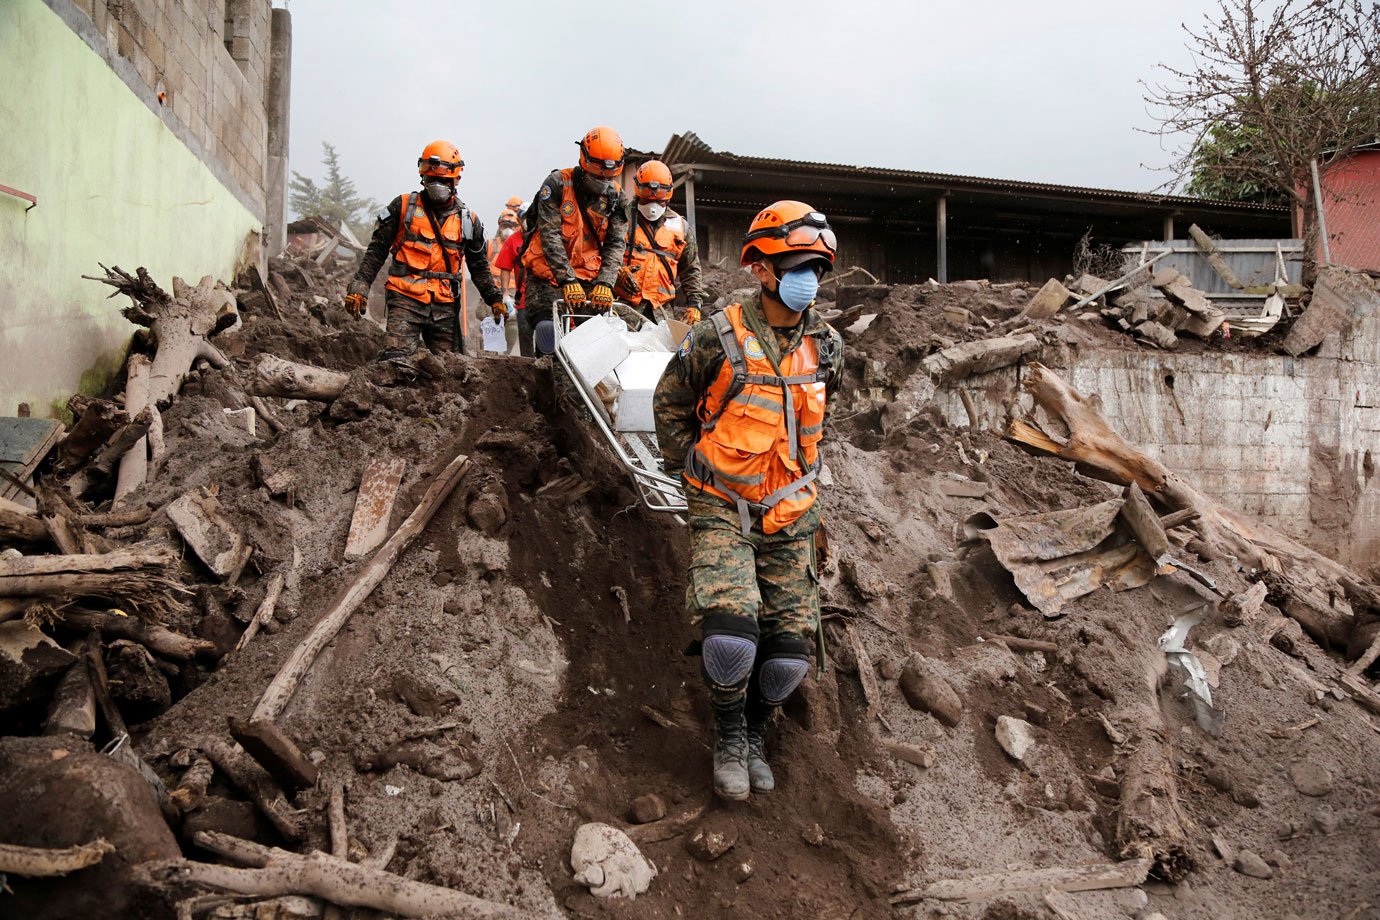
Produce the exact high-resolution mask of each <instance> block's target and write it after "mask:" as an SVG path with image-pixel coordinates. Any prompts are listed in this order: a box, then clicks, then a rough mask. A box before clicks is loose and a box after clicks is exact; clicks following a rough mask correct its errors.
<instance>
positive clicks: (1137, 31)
mask: <svg viewBox="0 0 1380 920" xmlns="http://www.w3.org/2000/svg"><path fill="white" fill-rule="evenodd" d="M277 5H283V0H277ZM287 5H288V7H289V9H291V11H292V17H293V73H292V128H291V155H290V161H291V162H290V166H291V168H292V169H295V170H297V171H300V172H302V173H305V174H307V175H311V176H319V175H320V173H321V168H320V152H321V142H322V141H323V140H324V141H330V142H331V143H333V144H335V145H336V147H337V150H338V152H339V154H340V159H341V163H342V166H343V168H344V170H345V172H346V174H347V175H349V176H350V177H351V178H353V179H354V180H355V182H356V183H357V184H358V186H359V189H360V191H361V192H362V193H363V194H365V195H368V196H371V197H373V198H376V199H378V200H379V201H380V202H387V201H388V200H390V199H391V198H392V197H393V196H395V195H397V194H399V193H401V192H403V191H406V190H410V189H413V188H415V187H416V185H417V175H416V159H417V156H418V154H419V153H420V152H421V148H422V147H423V146H424V145H425V144H426V143H427V142H429V141H431V140H433V139H435V138H446V139H449V140H452V141H454V142H455V143H456V144H457V145H458V146H459V147H460V150H461V153H462V155H463V156H464V159H465V172H464V176H463V178H462V179H461V183H460V194H461V197H462V198H464V199H465V200H466V201H467V202H468V203H469V204H470V205H471V206H472V207H474V208H475V210H476V211H477V212H478V213H479V215H480V216H481V218H483V220H484V221H485V224H486V226H487V227H488V228H489V229H490V230H492V228H493V220H494V217H495V215H496V214H497V212H498V210H499V209H500V208H501V206H502V202H503V201H504V200H505V199H506V198H507V197H508V196H509V195H513V194H516V195H520V196H522V197H523V198H530V197H531V195H532V194H533V192H535V190H536V189H537V187H538V185H539V184H540V182H541V180H542V178H543V177H545V175H546V174H547V173H548V172H549V171H550V170H552V169H555V168H558V167H564V166H571V165H574V161H575V158H576V155H577V151H576V148H575V144H574V142H575V141H576V140H577V139H578V138H579V137H581V136H582V135H583V134H584V132H585V130H587V129H588V128H590V127H592V126H593V125H596V124H610V125H612V126H614V127H615V128H617V129H618V130H619V132H621V134H622V135H623V139H624V141H625V142H626V143H627V144H628V145H629V146H632V147H637V148H641V149H652V150H659V149H661V147H662V146H663V145H664V144H665V143H666V141H667V139H668V138H669V137H670V136H671V135H672V134H673V133H676V132H684V131H694V132H696V133H697V134H699V136H700V137H701V138H702V139H703V140H704V141H705V142H706V143H708V144H709V145H710V146H711V147H714V148H715V149H718V150H728V151H732V152H734V153H739V154H747V155H754V156H766V157H782V158H788V159H801V160H818V161H824V162H833V163H848V164H855V165H866V166H885V167H894V168H901V169H918V170H932V171H936V172H951V173H962V174H967V175H979V176H988V177H994V178H1003V179H1024V180H1033V181H1041V180H1043V181H1050V182H1059V183H1067V184H1072V185H1090V186H1102V187H1111V188H1122V189H1130V190H1136V191H1148V190H1150V189H1153V188H1155V187H1157V186H1158V185H1160V183H1162V182H1163V181H1164V179H1165V175H1164V174H1163V173H1157V172H1155V171H1153V170H1152V169H1150V168H1147V167H1161V166H1163V165H1165V164H1166V163H1167V162H1168V161H1169V160H1170V154H1169V151H1166V150H1164V149H1162V145H1161V142H1160V140H1159V138H1157V137H1155V136H1153V135H1147V134H1143V133H1140V132H1138V131H1137V130H1136V129H1137V128H1142V129H1143V128H1149V127H1152V126H1153V122H1152V120H1151V119H1150V117H1149V116H1148V114H1147V112H1146V108H1145V105H1144V103H1143V102H1142V99H1141V96H1142V87H1141V86H1140V84H1139V83H1138V81H1139V80H1141V79H1149V78H1153V77H1154V76H1155V65H1156V64H1157V63H1159V62H1162V61H1175V62H1183V61H1184V60H1186V59H1187V52H1186V51H1185V50H1184V35H1183V32H1182V30H1181V28H1180V24H1181V23H1183V22H1189V23H1191V24H1192V25H1194V26H1195V27H1196V26H1197V25H1198V24H1199V23H1200V22H1201V19H1202V15H1203V13H1204V12H1206V11H1208V10H1210V9H1212V8H1214V7H1215V4H1214V3H1212V2H1210V0H1163V2H1160V3H1157V4H1154V5H1152V6H1139V7H1133V6H1132V5H1131V4H1127V3H1122V2H1117V3H1099V4H1091V3H1087V2H1085V0H1045V2H1042V3H1031V2H1029V0H968V2H952V0H948V2H944V3H942V4H941V3H924V4H921V3H900V2H894V3H880V2H855V0H853V2H843V0H839V2H833V3H826V2H817V0H803V2H802V0H796V2H766V0H759V2H757V3H755V4H749V3H742V2H719V0H697V2H677V3H670V2H652V0H643V2H640V3H637V2H624V0H604V2H596V3H556V2H520V0H493V2H487V3H471V2H463V3H462V2H455V0H432V2H429V3H416V2H406V3H404V2H385V0H290V2H289V3H288V4H287ZM936 8H939V9H936Z"/></svg>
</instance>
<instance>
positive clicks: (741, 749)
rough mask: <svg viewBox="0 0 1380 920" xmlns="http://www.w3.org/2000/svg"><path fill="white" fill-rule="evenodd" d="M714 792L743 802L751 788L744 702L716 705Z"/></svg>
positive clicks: (740, 699)
mask: <svg viewBox="0 0 1380 920" xmlns="http://www.w3.org/2000/svg"><path fill="white" fill-rule="evenodd" d="M714 733H715V738H714V791H715V792H716V793H717V794H718V795H719V796H720V797H721V798H725V799H731V800H732V801H734V802H741V801H743V800H744V799H746V798H747V797H748V795H749V794H750V793H751V791H752V784H751V782H750V781H749V780H748V747H747V723H746V722H745V721H744V719H743V701H742V698H741V697H740V698H739V699H737V700H735V701H733V702H732V703H716V704H715V705H714Z"/></svg>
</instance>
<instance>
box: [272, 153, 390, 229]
mask: <svg viewBox="0 0 1380 920" xmlns="http://www.w3.org/2000/svg"><path fill="white" fill-rule="evenodd" d="M321 149H322V151H323V156H322V157H321V164H322V165H323V166H325V167H326V182H325V184H324V185H317V184H316V181H315V180H314V179H312V178H310V177H309V176H304V175H302V174H301V173H299V172H297V171H296V170H293V172H292V182H291V183H290V184H289V187H288V203H289V204H290V205H291V207H292V210H293V212H294V213H295V214H296V215H297V216H298V217H320V218H323V219H325V220H327V221H329V222H331V223H333V224H336V225H337V226H343V225H348V226H349V228H350V229H351V230H352V231H353V232H354V234H355V236H357V237H359V238H360V239H361V240H364V241H367V240H368V239H369V234H370V233H371V232H372V229H373V218H374V212H375V211H377V210H378V208H379V205H378V202H376V201H374V199H372V198H362V197H360V196H359V194H358V193H357V190H356V189H355V183H354V180H352V179H350V178H349V177H348V176H346V175H345V174H344V173H343V172H341V170H340V156H339V155H338V154H337V153H336V150H335V147H334V145H332V144H330V143H327V142H325V141H322V143H321Z"/></svg>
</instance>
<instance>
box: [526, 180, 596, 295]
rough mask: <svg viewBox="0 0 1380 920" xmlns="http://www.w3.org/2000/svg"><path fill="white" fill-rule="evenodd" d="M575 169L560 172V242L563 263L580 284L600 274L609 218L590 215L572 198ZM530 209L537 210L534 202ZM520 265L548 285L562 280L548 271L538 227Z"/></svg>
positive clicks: (548, 264)
mask: <svg viewBox="0 0 1380 920" xmlns="http://www.w3.org/2000/svg"><path fill="white" fill-rule="evenodd" d="M574 172H575V170H574V169H573V168H572V169H562V170H561V207H560V211H561V240H562V242H563V243H564V244H565V257H566V261H567V262H569V263H570V271H571V272H572V273H573V274H574V275H575V277H576V278H579V279H580V280H581V281H592V280H593V279H594V276H595V275H597V274H599V269H600V267H601V266H602V264H603V247H604V239H605V235H606V234H607V232H608V226H609V219H608V217H606V216H604V215H603V214H597V213H596V214H591V213H590V212H588V211H586V210H585V209H584V208H582V207H580V202H579V201H578V200H577V199H576V197H575V185H574V182H573V181H572V179H571V176H572V175H573V174H574ZM532 207H537V204H536V202H533V203H532ZM522 264H523V265H525V266H526V267H527V270H528V271H530V272H531V273H532V274H534V275H536V276H537V277H538V278H541V279H542V280H543V281H546V282H547V283H549V284H559V283H560V282H562V281H564V280H565V279H564V278H557V277H556V276H555V273H554V272H552V271H551V264H550V263H549V262H547V260H546V253H545V251H544V250H543V248H542V240H541V232H540V228H536V229H535V230H534V231H533V233H532V238H531V240H530V242H529V243H528V244H527V251H526V252H525V253H523V255H522Z"/></svg>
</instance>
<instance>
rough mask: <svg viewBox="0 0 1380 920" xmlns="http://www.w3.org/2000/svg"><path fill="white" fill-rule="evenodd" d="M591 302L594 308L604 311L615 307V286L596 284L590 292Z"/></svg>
mask: <svg viewBox="0 0 1380 920" xmlns="http://www.w3.org/2000/svg"><path fill="white" fill-rule="evenodd" d="M589 302H590V303H591V304H592V305H593V306H594V309H596V310H598V311H599V312H600V313H604V312H606V311H608V310H610V309H612V308H613V288H611V287H609V286H608V285H607V284H596V285H595V286H594V290H592V291H590V292H589Z"/></svg>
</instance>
